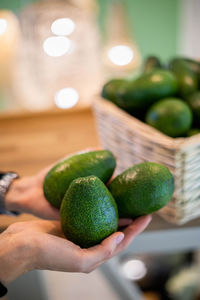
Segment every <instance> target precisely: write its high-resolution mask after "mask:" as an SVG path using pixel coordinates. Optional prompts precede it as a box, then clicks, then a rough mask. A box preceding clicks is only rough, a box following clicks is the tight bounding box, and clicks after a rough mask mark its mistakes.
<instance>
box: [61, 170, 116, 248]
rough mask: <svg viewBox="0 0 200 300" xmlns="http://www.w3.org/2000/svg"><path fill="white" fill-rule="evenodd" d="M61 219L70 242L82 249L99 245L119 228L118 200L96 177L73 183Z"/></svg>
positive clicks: (83, 178)
mask: <svg viewBox="0 0 200 300" xmlns="http://www.w3.org/2000/svg"><path fill="white" fill-rule="evenodd" d="M60 217H61V225H62V229H63V232H64V234H65V236H66V237H67V239H69V240H70V241H72V242H73V243H75V244H77V245H79V246H80V247H82V248H88V247H92V246H94V245H96V244H99V243H100V242H101V241H102V240H103V239H105V238H106V237H108V236H109V235H110V234H112V233H114V232H115V231H116V230H117V227H118V210H117V205H116V203H115V200H114V198H113V196H112V195H111V193H110V192H109V190H108V189H107V187H106V186H105V185H104V183H103V182H102V181H101V180H100V179H99V178H98V177H96V176H87V177H82V178H77V179H75V180H73V181H72V183H71V184H70V186H69V188H68V190H67V192H66V194H65V196H64V198H63V201H62V205H61V209H60Z"/></svg>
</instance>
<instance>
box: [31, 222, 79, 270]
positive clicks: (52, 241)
mask: <svg viewBox="0 0 200 300" xmlns="http://www.w3.org/2000/svg"><path fill="white" fill-rule="evenodd" d="M43 222H45V221H43ZM41 239H42V242H41V246H40V247H41V251H40V256H38V257H37V267H38V268H39V269H48V270H54V271H63V272H78V271H81V269H80V262H81V260H80V251H81V249H80V247H79V246H77V245H75V244H74V243H72V242H70V241H68V240H66V239H64V238H61V237H58V236H54V235H51V234H43V233H42V234H41Z"/></svg>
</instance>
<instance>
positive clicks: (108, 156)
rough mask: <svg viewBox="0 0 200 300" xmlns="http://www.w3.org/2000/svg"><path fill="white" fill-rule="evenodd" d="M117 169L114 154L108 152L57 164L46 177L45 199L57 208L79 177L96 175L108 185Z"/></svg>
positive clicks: (87, 154)
mask: <svg viewBox="0 0 200 300" xmlns="http://www.w3.org/2000/svg"><path fill="white" fill-rule="evenodd" d="M115 167H116V161H115V158H114V156H113V154H112V153H111V152H110V151H108V150H100V151H91V152H86V153H82V154H77V155H74V156H71V157H69V158H67V159H66V160H63V161H61V162H59V163H58V164H56V165H55V166H54V167H53V168H52V169H51V170H50V171H49V172H48V174H47V175H46V177H45V180H44V184H43V190H44V195H45V198H46V199H47V200H48V201H49V202H50V203H51V205H53V206H55V207H56V208H60V205H61V202H62V199H63V197H64V195H65V193H66V191H67V189H68V187H69V185H70V183H71V182H72V180H74V179H76V178H78V177H85V176H89V175H95V176H97V177H99V178H100V179H101V180H102V181H103V182H104V183H107V182H108V180H109V179H110V177H111V176H112V174H113V171H114V169H115Z"/></svg>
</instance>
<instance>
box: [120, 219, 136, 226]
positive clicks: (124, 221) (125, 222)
mask: <svg viewBox="0 0 200 300" xmlns="http://www.w3.org/2000/svg"><path fill="white" fill-rule="evenodd" d="M131 223H133V219H128V218H123V219H119V223H118V225H119V227H121V226H127V225H130V224H131Z"/></svg>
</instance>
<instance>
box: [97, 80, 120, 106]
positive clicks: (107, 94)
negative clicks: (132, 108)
mask: <svg viewBox="0 0 200 300" xmlns="http://www.w3.org/2000/svg"><path fill="white" fill-rule="evenodd" d="M124 82H125V80H124V79H121V78H114V79H111V80H109V81H108V82H106V83H105V84H104V86H103V88H102V91H101V96H102V97H103V98H105V99H107V100H110V101H111V102H113V103H115V104H117V103H116V101H117V92H118V90H119V87H120V86H121V85H122V84H123V83H124Z"/></svg>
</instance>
